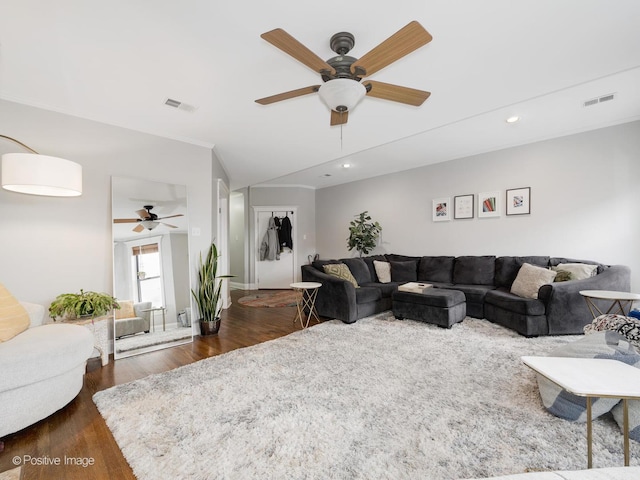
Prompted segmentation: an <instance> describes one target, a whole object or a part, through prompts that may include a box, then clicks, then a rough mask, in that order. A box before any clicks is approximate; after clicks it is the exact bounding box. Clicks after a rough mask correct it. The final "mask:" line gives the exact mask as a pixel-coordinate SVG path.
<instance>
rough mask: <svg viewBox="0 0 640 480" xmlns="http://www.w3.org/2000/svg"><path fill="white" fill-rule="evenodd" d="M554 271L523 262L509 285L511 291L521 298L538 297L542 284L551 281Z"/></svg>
mask: <svg viewBox="0 0 640 480" xmlns="http://www.w3.org/2000/svg"><path fill="white" fill-rule="evenodd" d="M554 278H556V272H554V271H553V270H548V269H546V268H542V267H536V266H535V265H531V264H529V263H523V264H522V266H521V267H520V270H518V275H516V279H515V280H514V281H513V285H511V293H513V294H514V295H517V296H519V297H523V298H538V290H540V287H541V286H542V285H545V284H547V283H552V282H553V279H554Z"/></svg>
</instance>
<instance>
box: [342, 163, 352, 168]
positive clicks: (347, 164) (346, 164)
mask: <svg viewBox="0 0 640 480" xmlns="http://www.w3.org/2000/svg"><path fill="white" fill-rule="evenodd" d="M342 168H351V164H350V163H343V164H342Z"/></svg>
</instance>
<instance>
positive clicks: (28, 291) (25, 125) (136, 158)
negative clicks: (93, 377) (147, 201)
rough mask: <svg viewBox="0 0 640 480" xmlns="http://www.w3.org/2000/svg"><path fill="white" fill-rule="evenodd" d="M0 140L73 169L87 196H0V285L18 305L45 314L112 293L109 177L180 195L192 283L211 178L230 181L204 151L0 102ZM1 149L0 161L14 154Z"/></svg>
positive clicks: (211, 203) (205, 235) (205, 231)
mask: <svg viewBox="0 0 640 480" xmlns="http://www.w3.org/2000/svg"><path fill="white" fill-rule="evenodd" d="M0 133H2V134H4V135H8V136H11V137H14V138H16V139H17V140H20V141H21V142H24V143H26V144H27V145H29V146H30V147H32V148H34V149H35V150H37V151H38V152H40V153H42V154H48V155H53V156H59V157H62V158H67V159H69V160H73V161H75V162H78V163H80V164H81V165H82V167H83V187H84V192H83V194H82V196H81V197H76V198H53V197H37V196H30V195H21V194H17V193H11V192H8V191H5V190H0V238H2V248H0V266H1V272H2V275H1V277H0V282H2V283H3V284H5V286H6V287H7V288H8V289H9V290H10V291H11V292H12V293H13V294H14V295H15V296H16V297H18V298H20V299H24V300H29V301H33V302H37V303H42V304H45V305H47V306H48V304H49V303H50V302H51V300H53V298H55V297H56V296H57V295H58V294H60V293H63V292H77V291H79V290H80V289H81V288H83V289H85V290H95V291H102V292H108V293H111V292H112V291H113V282H112V249H113V247H112V243H111V176H112V175H117V176H124V177H137V178H144V179H148V180H153V181H159V182H170V183H178V184H183V185H186V186H187V192H188V209H189V213H188V214H189V225H190V228H194V227H196V228H199V229H200V231H201V232H202V233H201V235H200V236H198V237H193V236H191V237H190V240H189V248H190V255H191V265H192V266H191V268H190V271H191V275H192V279H193V276H194V272H195V267H194V265H195V258H196V257H197V255H198V254H199V252H200V251H206V250H207V249H208V247H209V245H210V242H211V240H212V231H213V226H214V225H215V224H213V223H212V219H213V212H214V211H215V210H217V208H215V205H216V202H217V198H215V191H213V190H212V185H214V183H213V178H215V177H214V175H215V176H216V177H221V178H224V180H225V181H226V182H228V179H227V178H226V175H225V174H224V170H223V169H222V167H221V165H220V164H219V162H217V159H216V158H215V155H214V153H213V152H212V150H211V149H210V148H205V147H200V146H195V145H190V144H187V143H184V142H179V141H175V140H169V139H166V138H161V137H157V136H154V135H149V134H144V133H140V132H135V131H132V130H127V129H124V128H119V127H114V126H110V125H105V124H102V123H98V122H93V121H89V120H84V119H80V118H77V117H73V116H69V115H64V114H60V113H55V112H51V111H47V110H42V109H38V108H33V107H29V106H25V105H20V104H17V103H13V102H7V101H3V100H0ZM21 151H23V150H21V148H20V147H18V146H17V145H13V144H12V143H10V142H7V141H5V140H2V139H0V154H2V153H8V152H21Z"/></svg>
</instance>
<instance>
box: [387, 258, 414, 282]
mask: <svg viewBox="0 0 640 480" xmlns="http://www.w3.org/2000/svg"><path fill="white" fill-rule="evenodd" d="M389 263H390V264H391V281H392V282H400V283H402V282H415V281H417V280H418V265H417V263H416V262H389Z"/></svg>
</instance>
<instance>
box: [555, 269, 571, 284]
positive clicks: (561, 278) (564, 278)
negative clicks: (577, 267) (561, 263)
mask: <svg viewBox="0 0 640 480" xmlns="http://www.w3.org/2000/svg"><path fill="white" fill-rule="evenodd" d="M555 272H556V273H557V275H556V278H554V279H553V281H554V282H568V281H569V280H574V278H573V273H571V272H567V271H566V270H555Z"/></svg>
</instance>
